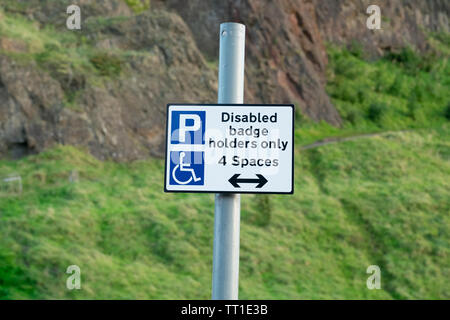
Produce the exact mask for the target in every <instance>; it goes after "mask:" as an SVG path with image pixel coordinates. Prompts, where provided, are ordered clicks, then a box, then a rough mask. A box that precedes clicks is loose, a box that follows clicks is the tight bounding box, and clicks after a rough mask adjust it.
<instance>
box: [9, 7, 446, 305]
mask: <svg viewBox="0 0 450 320" xmlns="http://www.w3.org/2000/svg"><path fill="white" fill-rule="evenodd" d="M74 2H76V1H74ZM127 2H128V5H127V4H126V3H125V1H119V0H111V1H98V2H95V3H96V5H94V2H92V1H87V0H80V1H78V3H81V4H83V6H85V7H87V8H89V10H88V12H89V15H87V16H86V17H85V22H86V27H85V29H83V31H82V32H79V33H70V32H66V31H64V30H63V28H64V26H63V25H62V24H63V22H64V17H65V15H64V10H63V11H62V13H61V11H60V9H61V8H62V7H64V6H65V5H66V4H67V1H65V0H61V1H52V0H46V1H41V2H39V1H35V0H30V1H9V0H0V4H1V5H2V7H1V8H0V111H1V112H0V154H2V156H0V299H20V298H22V299H50V298H53V299H209V298H210V294H211V269H212V242H213V222H214V212H213V211H214V195H209V194H169V193H164V192H163V176H164V174H163V168H164V163H163V160H162V159H161V156H162V154H163V151H162V144H163V138H164V137H163V135H162V132H163V129H164V116H165V115H164V106H165V104H166V103H167V102H170V101H172V99H175V100H173V101H178V102H179V101H183V102H194V101H195V102H214V101H215V100H216V95H217V91H216V90H217V83H216V77H217V74H216V73H217V67H216V65H217V56H216V55H215V54H216V53H215V52H216V49H217V48H216V47H214V46H215V45H217V43H216V44H211V43H213V39H212V38H211V39H209V40H208V41H207V43H208V45H206V44H204V41H203V40H202V39H208V37H207V35H205V34H204V33H202V32H205V30H208V29H209V30H211V29H212V28H213V25H214V24H215V23H216V22H217V21H218V20H220V19H222V18H223V17H227V18H232V19H233V20H236V21H244V22H246V24H248V27H249V41H248V57H250V59H248V61H249V62H248V64H247V66H248V69H247V70H248V71H247V74H246V102H249V103H250V102H278V103H281V102H291V103H295V104H296V106H297V109H296V110H297V111H298V112H297V114H296V119H295V169H294V172H295V181H294V182H295V193H294V195H243V196H242V205H241V207H242V223H241V252H240V288H239V298H240V299H450V282H449V281H448V279H449V278H450V264H449V261H450V200H449V199H450V65H449V54H450V41H449V40H450V38H449V34H448V33H445V32H442V30H443V29H445V28H443V25H445V23H443V24H442V23H441V22H442V21H441V20H442V18H439V17H442V15H443V14H444V15H446V12H448V4H447V2H445V1H440V0H434V1H429V2H428V1H427V2H426V3H425V1H423V2H421V1H416V0H413V1H410V2H409V3H410V5H404V6H403V5H401V4H403V3H404V2H402V1H392V2H390V4H389V5H387V12H388V14H389V15H388V17H390V18H386V19H387V20H386V21H385V22H386V23H388V25H389V27H387V28H386V29H385V30H384V31H383V33H380V34H377V33H375V32H370V35H369V36H368V34H367V33H366V32H365V31H364V30H359V29H358V28H356V27H355V26H354V25H352V24H351V23H347V22H346V21H350V20H348V19H345V18H349V17H351V12H353V11H352V10H356V9H355V8H358V7H360V6H362V4H358V2H355V1H348V0H337V1H334V2H324V1H319V0H317V1H315V0H313V1H312V2H309V1H303V0H298V1H297V0H296V1H291V2H289V1H284V0H282V1H280V2H277V3H278V4H279V5H275V4H274V3H270V4H269V5H267V6H264V7H262V6H260V5H259V3H260V2H258V1H251V0H250V1H244V2H239V5H238V6H237V7H233V2H220V4H219V2H217V3H216V2H214V4H213V2H211V3H209V5H207V6H206V5H205V6H203V7H202V6H201V4H200V3H201V2H200V1H196V0H192V1H189V5H186V6H180V5H179V2H177V1H172V0H168V1H156V0H155V1H152V2H151V3H150V8H148V7H147V6H146V5H145V4H146V1H143V2H141V1H127ZM142 3H144V5H142ZM330 3H332V4H330ZM42 4H44V5H42ZM291 5H292V7H290V6H291ZM313 8H314V10H313ZM311 10H313V11H314V12H315V14H314V15H310V14H309V13H311V12H312V11H311ZM360 11H361V10H359V11H357V12H360ZM195 12H197V13H198V15H200V16H202V17H210V19H204V20H201V19H198V18H197V19H196V16H195V14H194V13H195ZM399 12H400V14H399ZM275 13H276V14H277V15H278V16H280V17H283V18H285V19H281V18H280V19H279V20H280V21H278V22H274V21H271V20H270V18H269V17H268V16H271V14H272V15H274V14H275ZM413 13H414V15H415V17H416V19H410V17H411V15H412V14H413ZM395 14H399V15H400V17H401V18H400V19H398V20H395V19H394V16H395ZM427 15H428V18H426V16H427ZM61 16H62V17H63V20H61V19H60V18H61ZM332 17H333V18H332ZM364 17H365V16H364V14H357V15H356V17H355V19H359V20H362V19H364ZM294 18H295V19H294ZM419 18H420V19H419ZM61 21H62V23H61ZM201 21H204V22H201ZM287 21H289V23H288V22H287ZM339 21H343V22H339ZM271 23H272V24H274V26H273V28H271ZM402 23H403V24H402ZM205 25H206V27H205ZM293 25H294V26H295V25H296V26H297V29H296V28H293V27H292V26H293ZM331 30H335V31H336V32H334V33H333V32H331ZM418 30H419V31H420V32H417V31H418ZM264 31H266V32H264ZM296 32H297V33H296ZM308 33H310V37H308V36H306V34H308ZM280 34H284V35H285V36H287V38H288V40H286V41H285V43H281V44H280V42H279V43H278V44H277V43H273V46H272V47H270V46H268V44H269V43H272V42H273V40H274V39H275V38H276V36H277V35H280ZM203 36H204V37H205V38H203ZM308 39H310V40H311V39H312V40H311V41H310V42H308V41H309V40H308ZM364 39H366V40H364ZM367 39H369V40H367ZM202 41H203V42H202ZM262 48H270V50H268V51H267V52H266V51H264V50H262ZM388 48H390V49H388ZM288 52H296V55H294V56H289V57H287V58H286V59H281V57H284V56H286V55H287V53H288ZM308 52H309V53H308ZM311 59H312V60H311ZM312 61H316V62H317V63H313V62H312ZM289 74H291V75H292V76H293V77H289V76H288V75H289ZM283 75H284V76H283ZM296 77H297V78H296ZM198 79H201V81H197V80H198ZM254 79H265V80H264V81H262V80H261V81H256V80H254ZM289 79H290V80H289ZM299 92H303V93H306V94H307V95H306V96H304V97H303V98H302V97H301V96H299V95H298V93H299ZM272 94H273V95H272ZM271 99H274V100H271ZM131 160H133V161H131ZM11 177H20V179H21V185H20V184H19V182H18V181H17V180H13V181H8V180H7V181H5V180H4V179H8V178H11ZM74 264H75V265H78V266H79V267H80V268H81V290H72V291H70V290H67V288H66V279H67V277H68V274H66V269H67V267H68V266H69V265H74ZM369 265H378V266H379V267H380V268H381V286H382V289H381V290H368V289H367V287H366V280H367V277H368V276H369V275H368V274H366V269H367V267H368V266H369Z"/></svg>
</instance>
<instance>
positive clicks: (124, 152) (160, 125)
mask: <svg viewBox="0 0 450 320" xmlns="http://www.w3.org/2000/svg"><path fill="white" fill-rule="evenodd" d="M69 4H78V5H79V6H80V7H81V10H82V30H80V31H69V30H67V29H66V27H65V23H66V18H67V14H66V8H67V6H68V5H69ZM370 4H377V5H379V6H380V7H381V10H382V12H381V14H382V17H383V18H382V28H381V30H369V29H367V28H366V19H367V17H368V15H367V14H366V8H367V7H368V6H369V5H370ZM0 5H1V7H2V10H1V11H0V22H1V20H3V24H0V154H1V155H3V156H8V155H9V156H13V157H20V156H23V155H26V154H29V153H35V152H40V151H42V150H43V149H45V148H47V147H51V146H52V145H55V144H72V145H78V146H83V147H85V148H87V149H88V150H89V151H90V152H91V153H92V154H93V155H95V156H96V157H98V158H100V159H107V158H111V159H114V160H117V161H126V160H134V159H141V158H145V157H148V156H149V155H152V156H161V155H162V154H163V150H164V148H163V144H164V128H165V106H166V104H167V103H168V102H198V103H202V102H203V103H207V102H210V103H214V102H215V101H216V100H217V63H218V44H219V41H218V29H219V24H220V23H221V22H224V21H236V22H241V23H244V24H245V25H246V26H247V45H246V54H247V55H246V71H245V75H246V84H245V85H246V91H245V101H246V102H247V103H295V104H297V105H298V106H299V109H301V111H302V113H303V114H305V115H307V116H308V117H309V118H311V119H313V120H316V121H318V120H325V121H328V122H329V123H331V124H334V125H339V124H340V123H341V120H340V116H339V114H338V112H337V111H336V109H335V108H334V107H333V105H332V103H331V101H330V99H329V97H328V96H327V94H326V92H325V84H326V67H327V54H326V50H325V49H326V44H327V43H334V44H338V45H351V44H352V43H355V42H357V43H360V44H361V45H362V46H363V48H364V49H365V52H366V53H367V55H368V56H369V57H377V56H380V55H382V54H383V52H385V51H386V50H389V51H392V50H397V49H399V48H401V47H404V46H406V45H411V46H413V47H415V48H417V50H421V51H425V50H427V49H428V45H427V32H429V31H433V32H438V31H439V32H442V31H443V32H448V16H449V13H450V3H449V2H448V1H446V0H432V1H422V0H411V1H406V0H405V1H401V0H397V1H381V0H373V1H365V0H364V1H356V0H333V1H331V0H330V1H324V0H281V1H261V0H236V1H231V0H227V1H201V0H189V1H179V0H167V1H156V0H154V1H152V2H151V8H150V9H149V10H146V11H144V12H139V13H136V12H133V11H132V10H131V9H130V7H129V6H128V5H127V4H126V3H125V1H121V0H101V1H88V0H79V1H76V0H71V1H69V0H61V1H55V0H45V1H37V0H30V1H20V0H19V1H10V0H0ZM11 17H12V18H11ZM7 19H9V20H7ZM5 21H7V22H8V23H9V24H8V23H5ZM11 21H12V22H11ZM19 22H20V26H19V25H17V28H15V27H14V26H12V25H11V24H12V23H19ZM24 26H25V27H24ZM27 28H28V29H29V28H31V29H32V30H28V29H27ZM23 30H25V31H26V32H29V33H30V34H31V36H28V33H25V32H23ZM21 32H22V33H21ZM41 34H45V35H46V37H45V38H44V39H43V40H42V39H40V40H37V39H35V38H36V37H40V35H41ZM33 35H34V38H33ZM52 35H55V37H56V38H57V39H61V41H60V43H55V41H56V40H54V39H53V37H52ZM66 37H69V40H67V41H66V40H65V38H66ZM58 41H59V40H58ZM76 59H78V60H79V61H80V62H79V63H78V62H77V61H78V60H76Z"/></svg>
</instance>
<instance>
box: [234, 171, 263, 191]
mask: <svg viewBox="0 0 450 320" xmlns="http://www.w3.org/2000/svg"><path fill="white" fill-rule="evenodd" d="M239 176H240V174H239V173H236V174H235V175H233V176H232V177H231V178H230V179H229V180H228V181H229V182H230V183H231V184H232V185H233V187H235V188H240V187H241V186H240V185H239V183H257V184H258V185H257V186H256V188H262V187H263V186H264V185H265V184H266V183H267V179H266V178H264V176H263V175H261V174H257V175H256V176H257V177H258V179H238V178H239Z"/></svg>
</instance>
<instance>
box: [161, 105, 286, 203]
mask: <svg viewBox="0 0 450 320" xmlns="http://www.w3.org/2000/svg"><path fill="white" fill-rule="evenodd" d="M170 106H197V107H207V106H211V107H226V106H229V107H280V106H281V107H291V108H292V178H291V191H290V192H270V191H262V192H254V191H241V192H234V191H217V190H212V191H209V190H208V191H199V190H189V191H185V190H168V189H167V188H166V183H167V148H168V145H169V140H168V139H169V108H170ZM294 140H295V106H294V104H283V103H281V104H248V103H168V104H167V105H166V139H165V140H164V141H165V156H164V192H165V193H228V194H294V167H295V166H294V152H295V147H294V146H295V143H294Z"/></svg>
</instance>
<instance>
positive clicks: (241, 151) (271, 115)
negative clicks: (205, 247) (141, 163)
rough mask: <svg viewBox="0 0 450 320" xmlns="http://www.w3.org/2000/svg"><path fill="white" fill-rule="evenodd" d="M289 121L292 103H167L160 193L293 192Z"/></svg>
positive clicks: (291, 122)
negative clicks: (162, 187) (161, 191)
mask: <svg viewBox="0 0 450 320" xmlns="http://www.w3.org/2000/svg"><path fill="white" fill-rule="evenodd" d="M293 121H294V107H293V105H242V104H239V105H234V104H231V105H228V104H227V105H219V104H211V105H197V104H196V105H189V104H170V105H168V106H167V140H166V168H165V183H164V190H165V191H166V192H211V193H227V192H230V193H293V148H294V145H293V142H294V135H293Z"/></svg>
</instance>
